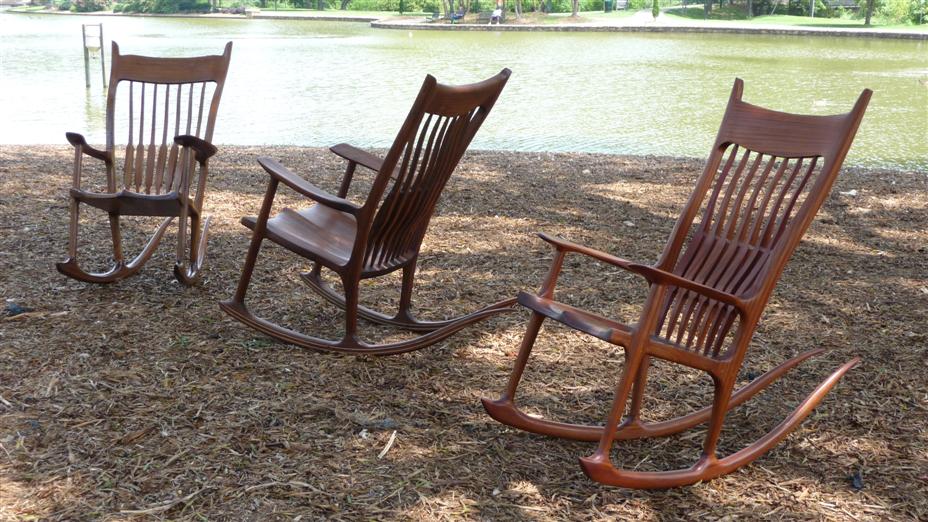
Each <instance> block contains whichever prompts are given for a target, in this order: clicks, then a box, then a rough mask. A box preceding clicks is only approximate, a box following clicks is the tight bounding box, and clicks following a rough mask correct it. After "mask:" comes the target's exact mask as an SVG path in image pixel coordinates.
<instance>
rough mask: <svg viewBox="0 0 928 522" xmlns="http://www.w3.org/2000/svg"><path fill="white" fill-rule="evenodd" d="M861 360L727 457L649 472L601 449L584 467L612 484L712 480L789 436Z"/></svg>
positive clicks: (671, 485) (855, 360)
mask: <svg viewBox="0 0 928 522" xmlns="http://www.w3.org/2000/svg"><path fill="white" fill-rule="evenodd" d="M859 362H860V358H858V357H855V358H853V359H851V360H850V361H848V362H846V363H845V364H843V365H842V366H841V367H839V368H838V369H837V370H835V371H834V372H833V373H832V374H831V375H829V376H828V377H827V378H826V379H825V380H824V381H822V382H821V383H820V384H819V385H818V386H817V387H816V388H815V389H814V390H813V391H812V393H810V394H809V395H808V396H807V397H806V398H805V400H803V401H802V402H801V403H800V404H799V405H798V406H796V408H795V409H794V410H793V411H792V413H790V414H789V415H788V416H787V417H786V418H785V419H783V420H782V421H781V422H780V423H779V424H777V425H776V426H775V427H774V428H773V429H771V430H770V431H769V432H767V434H766V435H764V436H763V437H761V438H759V439H757V441H755V442H754V443H753V444H751V445H749V446H747V447H745V448H744V449H741V450H740V451H738V452H736V453H732V454H731V455H729V456H727V457H724V458H721V459H719V458H716V457H715V456H714V455H707V454H705V453H704V454H703V455H702V456H701V457H700V458H699V460H698V461H697V462H696V464H694V465H693V467H691V468H689V469H685V470H682V469H681V470H673V471H652V472H647V471H628V470H624V469H618V468H616V467H614V466H613V465H612V462H611V460H609V456H608V454H607V453H602V452H599V451H597V452H596V453H594V454H593V455H591V456H589V457H581V458H580V466H581V467H582V468H583V472H584V473H586V475H587V476H588V477H590V478H591V479H593V480H595V481H596V482H600V483H603V484H609V485H611V486H621V487H626V488H640V489H662V488H674V487H678V486H688V485H690V484H695V483H696V482H699V481H702V480H709V479H712V478H715V477H719V476H721V475H726V474H728V473H731V472H732V471H734V470H736V469H738V468H740V467H742V466H745V465H747V464H750V463H751V462H753V461H754V460H756V459H757V458H758V457H760V456H761V455H763V454H764V453H766V452H767V451H768V450H769V449H770V448H772V447H774V446H775V445H776V444H777V443H779V442H780V441H781V440H783V439H784V438H786V436H787V435H789V433H790V432H791V431H793V430H794V429H795V428H796V427H797V426H799V424H800V423H802V421H804V420H805V419H806V417H808V416H809V414H811V413H812V410H814V409H815V407H816V406H818V404H819V403H820V402H822V399H824V398H825V395H827V394H828V392H830V391H831V389H832V388H834V387H835V386H836V385H837V384H838V381H840V380H841V378H842V377H844V374H846V373H847V372H848V371H849V370H850V369H851V368H853V367H854V366H856V365H857V364H858V363H859Z"/></svg>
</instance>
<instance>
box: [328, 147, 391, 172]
mask: <svg viewBox="0 0 928 522" xmlns="http://www.w3.org/2000/svg"><path fill="white" fill-rule="evenodd" d="M329 150H330V151H332V152H333V153H335V154H336V155H338V156H341V157H343V158H345V159H346V160H348V161H352V162H354V163H357V164H358V165H362V166H364V167H367V168H369V169H371V170H375V171H377V172H380V167H381V166H382V165H383V159H382V158H378V157H377V156H374V155H373V154H371V153H370V152H367V151H363V150H361V149H359V148H357V147H355V146H353V145H348V144H347V143H339V144H338V145H335V146H333V147H329Z"/></svg>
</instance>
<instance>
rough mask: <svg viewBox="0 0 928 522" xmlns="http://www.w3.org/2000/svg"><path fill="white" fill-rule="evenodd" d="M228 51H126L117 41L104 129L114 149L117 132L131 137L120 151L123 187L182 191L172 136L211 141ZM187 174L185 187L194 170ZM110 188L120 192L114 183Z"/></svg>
mask: <svg viewBox="0 0 928 522" xmlns="http://www.w3.org/2000/svg"><path fill="white" fill-rule="evenodd" d="M230 55H231V43H229V44H227V45H226V49H225V52H224V54H222V55H218V56H202V57H194V58H152V57H142V56H134V55H122V54H120V53H119V47H118V45H116V44H115V43H114V44H113V53H112V60H113V62H112V67H111V76H110V89H109V93H108V96H107V130H106V132H107V150H109V151H111V152H114V151H115V150H116V139H117V137H118V136H128V138H127V140H126V142H125V146H124V148H120V149H119V150H121V151H123V154H124V157H123V160H122V162H121V164H122V165H123V172H122V176H121V179H122V187H121V188H124V189H126V190H130V191H135V192H143V193H146V194H152V193H154V194H162V193H167V192H171V191H180V190H181V188H182V187H181V185H180V184H181V182H182V179H181V178H182V177H183V176H181V175H180V173H181V171H182V168H181V167H182V165H180V164H179V162H178V146H177V145H176V144H174V139H173V138H174V137H175V136H178V135H181V134H191V135H194V136H197V137H199V138H202V139H204V140H206V141H210V140H212V134H213V129H214V126H215V120H216V113H217V112H218V108H219V100H220V98H221V95H222V89H223V85H224V83H225V77H226V72H227V71H228V65H229V58H230ZM126 87H127V88H126ZM159 138H160V141H159ZM191 166H193V163H191ZM188 172H190V173H191V175H190V176H189V177H188V178H187V179H186V182H187V183H188V187H186V188H189V186H190V184H191V183H192V182H193V181H194V180H195V179H196V177H195V176H196V174H195V171H194V169H189V170H188ZM110 189H111V190H116V187H115V183H111V184H110Z"/></svg>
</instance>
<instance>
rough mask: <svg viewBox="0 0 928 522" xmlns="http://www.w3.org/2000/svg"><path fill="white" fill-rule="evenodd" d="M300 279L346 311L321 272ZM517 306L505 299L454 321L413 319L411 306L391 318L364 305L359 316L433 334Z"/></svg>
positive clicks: (315, 271) (375, 321) (513, 300)
mask: <svg viewBox="0 0 928 522" xmlns="http://www.w3.org/2000/svg"><path fill="white" fill-rule="evenodd" d="M300 278H301V279H303V281H304V282H305V283H306V284H308V285H309V286H310V288H312V289H313V290H315V291H316V293H318V294H319V295H320V296H321V297H323V298H325V300H326V301H328V302H330V303H332V304H334V305H335V306H337V307H339V308H341V309H342V310H345V309H346V303H345V296H343V295H340V294H339V293H338V292H336V291H335V289H334V288H332V285H330V284H328V283H326V282H325V281H323V280H322V277H321V276H320V274H319V271H317V270H313V271H311V272H303V273H302V274H300ZM515 304H516V298H515V297H513V298H510V299H505V300H503V301H500V302H498V303H494V304H492V305H490V306H488V307H486V308H482V309H481V310H478V311H476V312H472V313H470V314H466V315H460V316H458V317H454V318H452V319H445V320H443V321H424V320H420V319H416V318H415V317H413V315H412V312H411V311H410V309H409V306H406V307H405V308H400V309H399V311H397V313H396V315H393V316H389V315H387V314H384V313H382V312H378V311H377V310H373V309H370V308H368V307H366V306H363V305H358V315H359V316H361V317H363V318H365V319H367V320H368V321H370V322H372V323H377V324H382V325H385V326H395V327H398V328H404V329H406V330H411V331H413V332H420V331H421V332H431V331H434V330H438V329H440V328H446V327H449V326H452V325H455V324H457V323H459V322H460V321H462V320H464V319H465V318H467V317H470V316H472V315H474V314H476V313H480V312H484V311H489V310H497V311H498V312H510V311H515V309H514V308H511V307H512V306H513V305H515Z"/></svg>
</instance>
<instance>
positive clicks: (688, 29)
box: [2, 9, 928, 41]
mask: <svg viewBox="0 0 928 522" xmlns="http://www.w3.org/2000/svg"><path fill="white" fill-rule="evenodd" d="M2 12H4V13H12V14H39V15H64V16H68V15H71V16H74V15H76V16H104V17H109V16H127V17H141V18H145V17H150V18H206V19H226V20H302V21H322V22H354V23H367V24H369V25H370V27H371V28H372V29H392V30H407V31H413V30H423V31H493V32H571V33H576V32H612V33H687V34H706V33H716V34H760V35H782V36H827V37H840V38H867V39H870V38H877V39H891V40H919V41H928V31H924V32H923V31H915V30H912V31H905V30H892V29H852V28H847V27H835V28H832V27H805V26H790V25H776V24H771V25H769V26H757V25H748V24H739V23H728V22H724V21H717V22H716V23H704V22H690V21H682V20H675V19H674V20H668V19H666V17H665V18H658V19H657V20H646V21H643V20H642V17H638V16H631V17H623V18H615V19H611V20H607V21H596V22H591V23H564V24H505V25H502V24H501V25H484V24H468V23H461V24H443V23H430V22H426V21H425V20H424V19H422V18H421V17H401V16H396V15H387V16H384V17H372V16H368V15H358V16H352V15H327V14H325V13H324V12H323V13H319V12H311V11H284V12H281V11H261V12H257V13H249V14H245V15H232V14H218V13H217V14H182V13H179V14H141V13H132V14H127V13H113V12H110V11H106V12H93V13H72V12H69V11H53V10H41V11H16V10H13V9H4V10H3V11H2ZM348 12H350V11H348ZM722 24H725V25H722Z"/></svg>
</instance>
